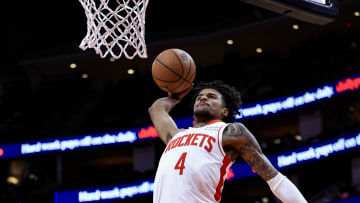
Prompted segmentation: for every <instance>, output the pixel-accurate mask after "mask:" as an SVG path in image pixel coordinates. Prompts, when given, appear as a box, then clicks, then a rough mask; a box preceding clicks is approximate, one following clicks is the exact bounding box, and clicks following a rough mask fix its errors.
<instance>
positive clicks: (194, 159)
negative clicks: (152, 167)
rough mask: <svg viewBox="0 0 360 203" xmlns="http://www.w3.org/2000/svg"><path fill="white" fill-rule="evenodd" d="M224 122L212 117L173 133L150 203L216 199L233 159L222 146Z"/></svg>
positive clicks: (215, 200) (159, 169) (161, 160)
mask: <svg viewBox="0 0 360 203" xmlns="http://www.w3.org/2000/svg"><path fill="white" fill-rule="evenodd" d="M226 125H227V124H226V123H224V122H222V121H220V120H214V121H211V122H210V123H208V124H207V125H205V126H203V127H200V128H189V129H186V130H183V131H180V132H178V133H176V134H175V136H173V138H172V139H171V141H170V142H169V143H168V145H167V147H166V149H165V150H164V152H163V154H162V156H161V159H160V162H159V166H158V169H157V172H156V176H155V183H154V196H153V202H154V203H169V202H171V203H174V202H186V203H189V202H190V203H195V202H196V203H198V202H206V203H209V202H219V201H220V199H221V192H222V189H223V186H224V181H225V178H226V175H227V172H228V170H229V168H230V166H231V165H232V164H233V162H232V161H231V160H230V159H229V158H228V156H226V155H225V152H224V150H223V148H222V134H223V131H224V128H225V127H226Z"/></svg>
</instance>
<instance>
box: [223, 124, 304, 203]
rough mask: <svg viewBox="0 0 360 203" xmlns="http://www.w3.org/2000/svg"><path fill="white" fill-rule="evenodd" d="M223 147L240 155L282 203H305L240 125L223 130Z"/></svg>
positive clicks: (232, 125) (248, 132)
mask: <svg viewBox="0 0 360 203" xmlns="http://www.w3.org/2000/svg"><path fill="white" fill-rule="evenodd" d="M224 137H225V139H224V142H223V146H225V147H230V149H232V151H235V153H236V154H237V155H240V156H241V157H242V158H243V159H244V160H245V161H246V162H247V163H248V164H249V165H250V166H251V168H252V169H254V170H255V171H256V172H257V173H258V174H259V176H261V177H262V178H263V179H264V180H265V181H266V182H267V183H268V184H269V186H270V189H271V191H272V192H273V193H274V194H275V196H277V197H278V198H279V199H280V200H281V201H283V202H284V203H306V202H307V201H306V200H305V198H304V197H303V195H302V194H301V193H300V191H299V190H298V189H297V187H296V186H295V185H294V184H293V183H292V182H291V181H290V180H289V179H288V178H286V176H283V175H282V174H281V173H280V172H278V171H277V170H276V169H275V167H274V166H273V165H272V164H271V162H270V161H269V160H268V159H267V157H266V156H265V155H264V154H263V153H262V151H261V148H260V145H259V143H258V142H257V141H256V139H255V137H254V136H253V135H252V134H251V132H250V131H249V130H248V129H247V128H246V127H245V126H244V125H243V124H241V123H233V124H230V125H228V126H227V127H226V129H225V130H224Z"/></svg>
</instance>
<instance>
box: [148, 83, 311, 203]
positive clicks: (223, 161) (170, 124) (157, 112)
mask: <svg viewBox="0 0 360 203" xmlns="http://www.w3.org/2000/svg"><path fill="white" fill-rule="evenodd" d="M190 90H191V89H189V90H187V91H186V92H184V93H181V94H177V95H170V96H169V97H164V98H160V99H158V100H156V101H155V102H154V103H153V105H152V106H151V107H150V108H149V113H150V116H151V120H152V122H153V123H154V126H155V128H156V131H157V133H158V134H159V136H160V138H161V140H162V141H163V142H164V143H165V144H167V146H166V148H165V150H164V152H163V154H162V156H161V159H160V162H159V165H158V169H157V172H156V177H155V183H154V196H153V202H154V203H169V202H186V203H195V202H196V203H197V202H206V203H208V202H219V201H220V199H221V192H222V189H223V185H224V180H225V178H226V175H227V172H228V170H229V168H230V166H231V165H232V164H233V163H234V161H235V160H236V158H237V157H238V156H241V157H242V158H243V159H244V160H245V161H246V162H247V163H248V164H249V165H250V166H251V168H253V169H254V170H255V171H256V172H257V174H259V175H260V176H261V177H262V178H263V179H264V180H265V181H266V182H267V183H268V184H269V186H270V189H271V191H272V192H273V193H274V194H275V196H277V197H278V198H279V199H280V200H282V201H283V202H285V203H305V202H306V200H305V198H304V197H303V195H302V194H301V193H300V191H299V190H298V189H297V188H296V186H295V185H294V184H293V183H292V182H291V181H289V179H288V178H287V177H285V176H284V175H282V174H281V173H280V172H278V171H277V170H276V169H275V168H274V167H273V166H272V164H271V163H270V162H269V160H268V159H267V158H266V157H265V155H264V154H263V153H262V151H261V149H260V146H259V144H258V142H257V141H256V139H255V137H254V136H253V135H252V134H251V132H249V130H248V129H247V128H246V127H245V126H244V125H243V124H241V123H237V122H234V121H235V118H234V116H235V115H236V114H239V111H238V110H239V107H240V104H241V96H240V93H239V92H238V91H236V89H235V88H233V87H230V86H228V85H226V84H224V83H223V82H221V81H219V80H218V81H214V82H210V83H199V85H198V86H197V87H196V88H195V96H194V105H193V108H194V109H193V110H194V127H190V128H188V129H178V128H177V126H176V124H175V122H174V121H173V119H172V118H171V117H170V115H169V112H170V111H171V109H172V108H174V106H175V105H176V104H177V103H178V102H179V101H180V100H181V98H183V97H184V96H185V95H186V94H187V93H188V92H189V91H190Z"/></svg>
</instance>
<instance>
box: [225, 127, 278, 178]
mask: <svg viewBox="0 0 360 203" xmlns="http://www.w3.org/2000/svg"><path fill="white" fill-rule="evenodd" d="M226 134H227V135H228V136H230V137H237V139H238V140H239V142H237V144H236V147H235V148H236V149H237V151H238V153H239V154H240V155H241V157H242V158H243V159H244V160H245V161H246V162H247V163H248V164H249V165H250V166H251V168H252V169H254V170H255V171H256V172H257V173H258V174H259V175H260V176H261V177H262V178H263V179H264V180H266V181H268V180H270V179H271V178H273V177H274V176H275V175H276V174H277V170H276V169H275V168H274V167H273V166H272V164H271V163H270V161H269V160H268V159H267V158H266V156H265V155H264V154H263V153H262V151H261V148H260V145H259V143H258V142H257V141H256V139H255V137H254V136H253V135H252V134H251V132H250V131H249V130H248V129H246V127H245V126H244V125H243V124H240V123H233V124H231V125H229V126H228V128H227V132H226Z"/></svg>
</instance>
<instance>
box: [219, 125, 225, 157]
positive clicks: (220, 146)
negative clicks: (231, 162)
mask: <svg viewBox="0 0 360 203" xmlns="http://www.w3.org/2000/svg"><path fill="white" fill-rule="evenodd" d="M222 127H224V126H221V127H220V129H219V131H218V139H217V143H218V146H219V150H220V153H221V154H222V155H223V156H225V154H224V153H223V148H222V143H221V145H220V131H221V128H222Z"/></svg>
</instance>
